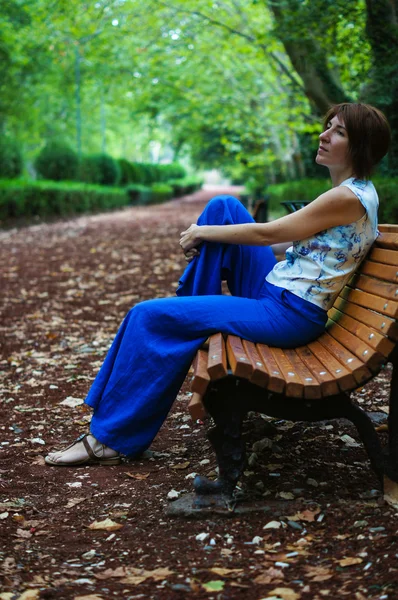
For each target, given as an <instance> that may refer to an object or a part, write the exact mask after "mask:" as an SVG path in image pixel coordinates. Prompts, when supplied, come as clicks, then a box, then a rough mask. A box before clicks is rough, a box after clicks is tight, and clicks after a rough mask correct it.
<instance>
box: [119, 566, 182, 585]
mask: <svg viewBox="0 0 398 600" xmlns="http://www.w3.org/2000/svg"><path fill="white" fill-rule="evenodd" d="M126 573H127V577H125V578H124V579H121V580H120V582H121V583H130V584H132V585H139V584H140V583H142V582H143V581H145V580H146V579H154V580H155V581H162V580H163V579H165V578H167V577H169V576H170V575H173V574H174V571H170V569H169V568H168V567H166V568H163V567H159V568H158V569H154V570H153V571H145V569H136V568H129V567H126Z"/></svg>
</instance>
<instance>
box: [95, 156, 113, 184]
mask: <svg viewBox="0 0 398 600" xmlns="http://www.w3.org/2000/svg"><path fill="white" fill-rule="evenodd" d="M90 160H91V161H93V162H94V163H95V164H96V165H97V170H98V173H99V180H98V183H99V184H100V185H117V184H118V182H119V178H120V167H119V164H118V163H117V161H116V160H115V159H114V158H112V157H111V156H109V155H108V154H94V155H93V156H91V157H90Z"/></svg>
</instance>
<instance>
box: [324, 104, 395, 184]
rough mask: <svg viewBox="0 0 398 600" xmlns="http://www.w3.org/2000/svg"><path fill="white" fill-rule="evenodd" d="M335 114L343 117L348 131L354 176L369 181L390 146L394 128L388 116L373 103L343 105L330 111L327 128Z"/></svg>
mask: <svg viewBox="0 0 398 600" xmlns="http://www.w3.org/2000/svg"><path fill="white" fill-rule="evenodd" d="M336 115H338V116H339V117H341V119H342V121H343V122H344V125H345V128H346V129H347V135H348V144H349V145H348V152H349V156H350V158H351V160H352V165H353V170H354V174H355V176H356V177H358V179H369V177H370V175H371V174H372V171H373V169H374V167H375V166H376V165H377V163H379V162H380V161H381V159H382V158H383V156H385V155H386V154H387V152H388V149H389V147H390V143H391V129H390V125H389V123H388V121H387V118H386V116H385V115H384V114H383V113H382V112H381V110H379V109H378V108H375V107H374V106H371V105H370V104H361V103H349V102H343V103H342V104H336V105H334V106H332V107H331V108H330V109H329V110H328V112H327V113H326V115H325V118H324V123H323V124H324V129H326V128H327V125H328V123H329V121H331V119H333V117H335V116H336Z"/></svg>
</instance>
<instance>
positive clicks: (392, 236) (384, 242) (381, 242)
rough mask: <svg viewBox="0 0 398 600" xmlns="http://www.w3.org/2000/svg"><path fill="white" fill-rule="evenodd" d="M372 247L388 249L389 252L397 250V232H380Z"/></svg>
mask: <svg viewBox="0 0 398 600" xmlns="http://www.w3.org/2000/svg"><path fill="white" fill-rule="evenodd" d="M374 245H375V246H376V247H378V248H388V249H389V250H398V231H397V230H395V229H393V230H392V231H391V230H390V231H385V230H384V231H380V235H379V237H378V238H377V239H376V240H375V242H374Z"/></svg>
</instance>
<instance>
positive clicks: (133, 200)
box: [126, 183, 152, 205]
mask: <svg viewBox="0 0 398 600" xmlns="http://www.w3.org/2000/svg"><path fill="white" fill-rule="evenodd" d="M126 193H127V196H128V198H129V200H130V204H140V205H142V204H143V205H145V204H150V203H151V202H152V190H151V188H150V187H147V186H146V185H142V184H140V183H134V184H132V185H129V186H128V187H127V188H126Z"/></svg>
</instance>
